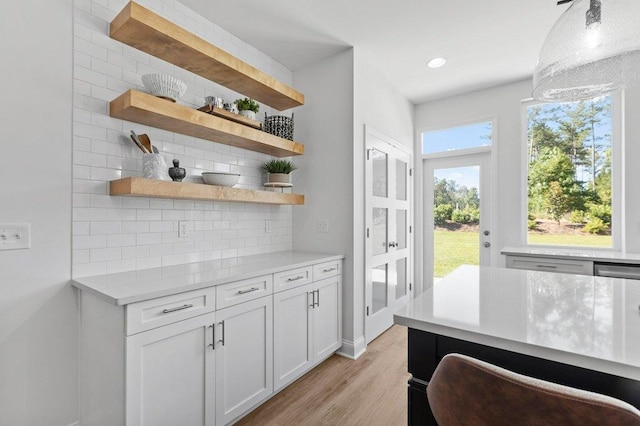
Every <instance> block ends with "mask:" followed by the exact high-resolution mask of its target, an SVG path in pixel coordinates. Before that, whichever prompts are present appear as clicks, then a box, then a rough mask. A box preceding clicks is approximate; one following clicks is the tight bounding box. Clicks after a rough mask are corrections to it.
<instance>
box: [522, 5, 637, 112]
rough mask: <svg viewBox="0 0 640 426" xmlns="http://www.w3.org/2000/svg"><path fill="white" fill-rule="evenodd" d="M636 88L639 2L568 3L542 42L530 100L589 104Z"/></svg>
mask: <svg viewBox="0 0 640 426" xmlns="http://www.w3.org/2000/svg"><path fill="white" fill-rule="evenodd" d="M570 1H571V0H563V1H559V2H558V4H563V3H568V2H570ZM638 83H640V0H573V2H572V4H571V6H570V7H569V8H568V9H567V10H566V11H565V12H564V14H563V15H562V16H560V18H559V19H558V21H557V22H556V23H555V24H554V26H553V28H552V29H551V31H550V32H549V34H548V35H547V38H546V39H545V41H544V44H543V46H542V50H541V51H540V56H539V58H538V63H537V64H536V68H535V71H534V74H533V97H534V99H537V100H540V101H546V102H562V101H575V100H580V99H591V98H595V97H597V96H599V95H602V94H605V93H609V92H611V91H613V90H616V89H619V88H621V87H628V86H632V85H636V84H638Z"/></svg>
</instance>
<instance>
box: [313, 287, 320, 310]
mask: <svg viewBox="0 0 640 426" xmlns="http://www.w3.org/2000/svg"><path fill="white" fill-rule="evenodd" d="M314 293H318V301H317V302H316V306H317V307H318V308H319V307H320V290H316V291H314Z"/></svg>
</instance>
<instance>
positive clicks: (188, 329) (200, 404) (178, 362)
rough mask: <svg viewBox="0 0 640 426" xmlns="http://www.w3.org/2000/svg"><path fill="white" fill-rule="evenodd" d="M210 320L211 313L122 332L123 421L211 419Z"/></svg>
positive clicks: (151, 424)
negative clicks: (124, 359)
mask: <svg viewBox="0 0 640 426" xmlns="http://www.w3.org/2000/svg"><path fill="white" fill-rule="evenodd" d="M214 324H215V313H211V314H207V315H202V316H199V317H196V318H192V319H188V320H184V321H180V322H177V323H175V324H170V325H166V326H163V327H160V328H156V329H154V330H150V331H146V332H143V333H139V334H136V335H133V336H129V337H127V338H126V346H127V349H126V353H127V367H126V424H127V425H128V426H142V425H147V426H162V425H167V426H174V425H185V426H187V425H189V426H191V425H192V426H203V425H206V426H213V425H214V424H215V414H214V409H215V405H214V404H213V401H214V400H215V356H214V354H215V352H214V350H213V347H212V346H211V345H212V344H213V326H214ZM123 397H124V396H123Z"/></svg>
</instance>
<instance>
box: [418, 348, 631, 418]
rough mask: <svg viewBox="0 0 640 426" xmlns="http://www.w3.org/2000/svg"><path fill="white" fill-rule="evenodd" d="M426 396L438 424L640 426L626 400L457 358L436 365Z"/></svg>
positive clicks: (484, 363) (445, 359)
mask: <svg viewBox="0 0 640 426" xmlns="http://www.w3.org/2000/svg"><path fill="white" fill-rule="evenodd" d="M427 397H428V399H429V405H430V406H431V411H432V412H433V415H434V417H435V418H436V421H437V422H438V424H439V425H441V426H454V425H464V426H475V425H491V426H500V425H517V426H524V425H536V426H538V425H553V426H560V425H562V426H565V425H576V426H578V425H579V426H589V425H593V426H596V425H597V426H602V425H624V426H636V425H640V411H638V410H637V409H636V408H634V407H633V406H631V405H630V404H627V403H626V402H623V401H620V400H618V399H614V398H611V397H608V396H604V395H600V394H597V393H593V392H587V391H583V390H579V389H575V388H571V387H567V386H562V385H558V384H555V383H551V382H546V381H544V380H538V379H534V378H531V377H527V376H523V375H521V374H517V373H514V372H512V371H509V370H505V369H504V368H500V367H497V366H495V365H492V364H488V363H486V362H483V361H479V360H477V359H474V358H470V357H468V356H465V355H460V354H449V355H447V356H445V357H444V358H443V359H442V361H440V364H438V367H437V368H436V371H435V372H434V373H433V377H432V378H431V381H430V382H429V385H428V387H427Z"/></svg>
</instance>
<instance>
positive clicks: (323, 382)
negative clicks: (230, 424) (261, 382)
mask: <svg viewBox="0 0 640 426" xmlns="http://www.w3.org/2000/svg"><path fill="white" fill-rule="evenodd" d="M408 380H409V373H407V329H406V327H401V326H397V325H394V326H393V327H391V328H390V329H389V330H387V331H386V332H385V333H383V334H382V335H380V337H378V338H377V339H376V340H374V341H373V342H371V344H369V346H367V351H366V352H365V353H364V354H363V355H362V356H361V357H360V358H358V359H357V360H355V361H353V360H350V359H347V358H343V357H340V356H337V355H334V356H332V357H331V358H329V359H328V360H326V361H325V362H323V363H322V364H320V365H319V366H318V367H316V368H314V369H313V370H312V371H310V372H309V373H307V374H306V375H305V376H304V377H302V378H300V379H298V380H297V381H296V382H294V383H293V384H291V385H290V386H288V387H287V388H285V389H284V390H283V391H281V392H280V393H278V394H277V395H275V396H274V397H273V398H271V399H270V400H269V401H267V402H266V403H264V404H263V405H261V406H260V407H258V408H257V409H256V410H254V411H253V412H252V413H250V414H249V415H247V416H246V417H244V418H243V419H242V420H240V422H238V423H237V425H243V426H248V425H270V426H275V425H278V426H285V425H287V426H288V425H304V426H307V425H309V426H315V425H371V426H374V425H381V426H382V425H385V426H387V425H388V426H394V425H406V424H407V381H408Z"/></svg>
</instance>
